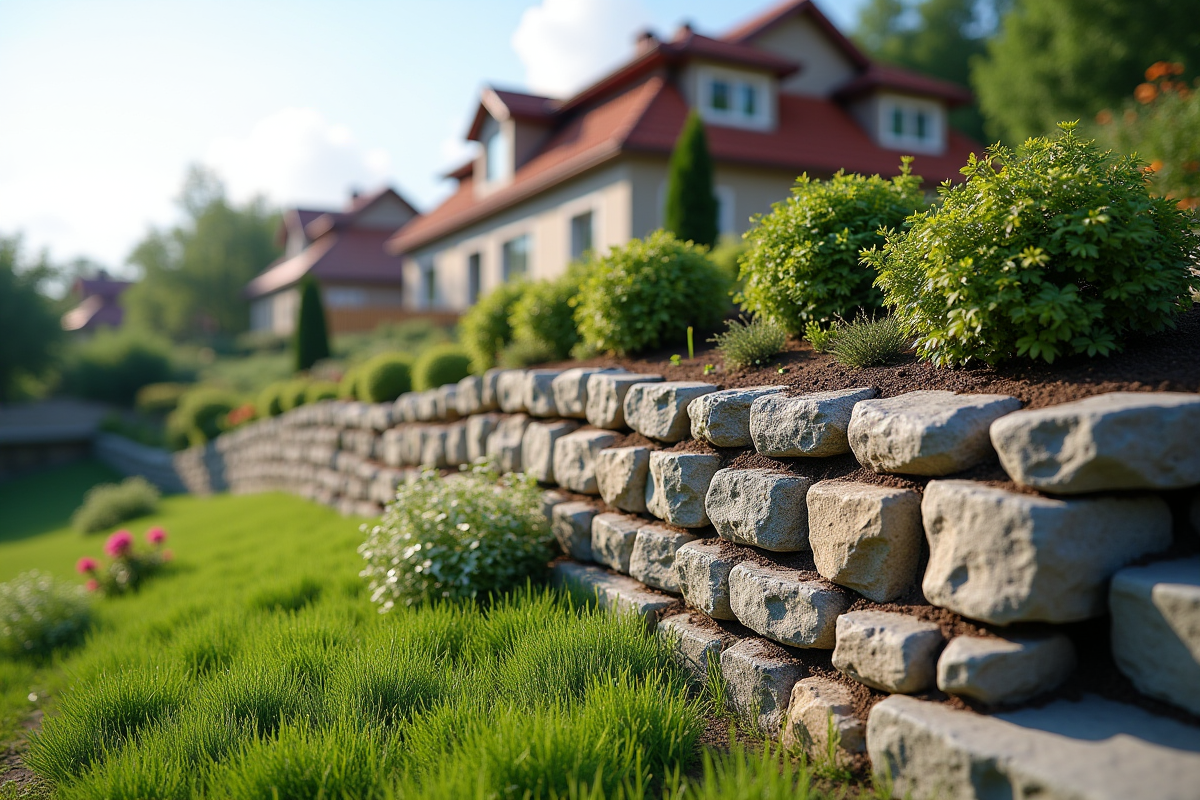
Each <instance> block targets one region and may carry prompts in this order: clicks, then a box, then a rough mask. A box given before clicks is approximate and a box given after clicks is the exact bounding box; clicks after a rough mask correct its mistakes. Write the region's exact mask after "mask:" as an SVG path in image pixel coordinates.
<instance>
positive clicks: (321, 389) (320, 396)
mask: <svg viewBox="0 0 1200 800" xmlns="http://www.w3.org/2000/svg"><path fill="white" fill-rule="evenodd" d="M338 391H339V387H338V384H336V383H334V382H333V381H313V382H312V383H310V384H309V385H308V388H307V389H305V390H304V402H306V403H318V402H320V401H322V400H336V399H337V396H338Z"/></svg>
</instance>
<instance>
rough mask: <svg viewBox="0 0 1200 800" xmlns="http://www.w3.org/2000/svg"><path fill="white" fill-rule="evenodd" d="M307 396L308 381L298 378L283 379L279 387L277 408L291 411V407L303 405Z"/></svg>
mask: <svg viewBox="0 0 1200 800" xmlns="http://www.w3.org/2000/svg"><path fill="white" fill-rule="evenodd" d="M307 397H308V381H305V380H299V379H297V380H294V381H284V382H283V384H282V385H280V387H279V408H280V410H282V411H291V410H292V409H293V408H298V407H300V406H302V405H304V403H305V402H307Z"/></svg>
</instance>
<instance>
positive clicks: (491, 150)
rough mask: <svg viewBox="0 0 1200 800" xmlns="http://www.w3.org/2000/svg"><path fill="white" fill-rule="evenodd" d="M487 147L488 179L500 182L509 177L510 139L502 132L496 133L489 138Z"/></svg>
mask: <svg viewBox="0 0 1200 800" xmlns="http://www.w3.org/2000/svg"><path fill="white" fill-rule="evenodd" d="M486 147H487V156H486V159H485V160H486V161H487V164H486V172H487V179H488V180H489V181H496V180H500V179H501V178H503V177H505V176H507V175H508V139H507V138H506V137H505V136H504V133H503V132H502V131H496V132H495V133H493V134H492V135H491V136H490V137H488V140H487V145H486Z"/></svg>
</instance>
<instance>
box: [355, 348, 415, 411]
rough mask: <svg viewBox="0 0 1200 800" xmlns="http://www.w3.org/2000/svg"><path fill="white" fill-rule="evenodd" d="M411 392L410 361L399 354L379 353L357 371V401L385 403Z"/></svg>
mask: <svg viewBox="0 0 1200 800" xmlns="http://www.w3.org/2000/svg"><path fill="white" fill-rule="evenodd" d="M411 390H412V361H410V360H409V358H408V356H406V355H402V354H400V353H380V354H379V355H377V356H375V357H374V358H372V359H371V360H370V361H368V362H367V363H366V364H364V365H363V366H362V367H361V368H359V370H358V390H357V391H356V393H355V394H356V395H357V397H358V399H359V400H364V401H366V402H368V403H386V402H388V401H389V400H395V399H396V398H397V397H399V396H400V395H402V394H404V393H405V392H407V391H411Z"/></svg>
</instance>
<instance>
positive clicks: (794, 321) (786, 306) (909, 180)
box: [740, 158, 926, 334]
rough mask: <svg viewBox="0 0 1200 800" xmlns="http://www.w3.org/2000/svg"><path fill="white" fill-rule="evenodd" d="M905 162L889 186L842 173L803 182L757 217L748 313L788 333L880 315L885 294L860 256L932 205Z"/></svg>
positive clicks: (750, 238)
mask: <svg viewBox="0 0 1200 800" xmlns="http://www.w3.org/2000/svg"><path fill="white" fill-rule="evenodd" d="M910 161H911V159H909V158H905V159H904V160H903V162H902V163H901V167H900V175H898V176H897V177H895V178H892V179H890V180H888V179H884V178H881V177H879V176H878V175H872V176H871V177H865V176H863V175H854V174H850V175H847V174H845V173H844V172H840V171H839V172H838V173H837V174H836V175H834V176H833V177H832V178H830V179H829V180H828V181H821V180H813V179H811V178H809V177H808V176H807V175H801V176H800V177H799V178H798V179H797V180H796V185H795V186H794V187H792V196H791V197H789V198H788V199H786V200H783V201H781V202H778V203H775V204H774V205H773V206H771V208H772V211H771V213H770V214H766V215H765V216H764V215H761V214H760V215H757V216H756V217H755V218H754V220H753V223H754V225H753V227H752V228H751V229H750V230H749V231H747V232H746V237H745V238H746V241H747V242H749V244H750V248H749V250H748V251H747V253H746V255H745V256H743V258H742V261H741V264H742V271H741V277H742V280H743V281H744V282H745V283H744V285H743V286H742V291H741V296H740V300H741V303H742V308H744V309H746V310H747V311H753V312H754V313H755V314H757V315H758V316H762V317H766V318H767V319H770V320H773V321H775V322H777V323H779V324H780V325H782V326H783V327H784V328H786V329H787V332H788V333H790V334H799V333H801V332H802V331H803V330H804V326H805V325H806V324H807V323H808V322H810V321H816V322H826V321H828V320H831V319H834V318H836V317H839V316H843V315H851V314H853V313H855V311H856V310H857V309H860V308H867V309H874V308H878V307H879V305H880V302H881V301H882V294H881V293H880V292H879V290H878V289H876V288H874V286H872V283H871V282H872V281H873V280H874V278H875V275H874V273H873V272H872V271H871V270H870V268H868V267H866V266H864V265H863V264H861V263H859V253H860V252H861V251H862V250H864V249H867V248H870V247H874V246H875V245H876V244H881V243H882V242H883V238H882V236H881V235H880V233H879V230H880V228H898V227H901V226H902V225H903V224H904V220H905V218H906V217H908V215H910V214H912V213H913V212H914V211H916V210H918V209H920V208H922V207H923V206H925V205H926V203H925V200H924V195H923V194H922V193H921V179H920V178H918V177H916V176H914V175H912V174H911V173H910V171H909V162H910Z"/></svg>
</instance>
